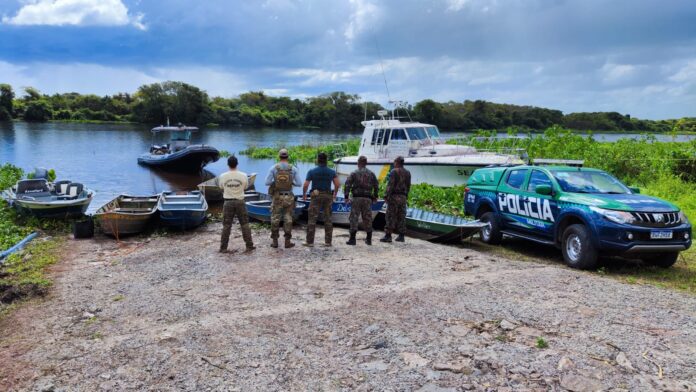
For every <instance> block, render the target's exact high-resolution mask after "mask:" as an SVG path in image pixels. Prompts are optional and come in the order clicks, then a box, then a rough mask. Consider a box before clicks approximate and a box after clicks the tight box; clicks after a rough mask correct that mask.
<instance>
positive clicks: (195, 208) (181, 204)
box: [157, 191, 208, 230]
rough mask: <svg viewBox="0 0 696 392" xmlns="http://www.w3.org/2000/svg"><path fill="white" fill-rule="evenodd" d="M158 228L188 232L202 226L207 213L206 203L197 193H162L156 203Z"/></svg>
mask: <svg viewBox="0 0 696 392" xmlns="http://www.w3.org/2000/svg"><path fill="white" fill-rule="evenodd" d="M157 210H158V212H159V222H160V226H163V227H167V228H170V229H180V230H189V229H193V228H196V227H198V226H200V225H202V224H203V222H204V221H205V218H206V215H207V212H208V203H206V201H205V198H204V197H203V195H202V194H201V193H200V192H198V191H195V192H187V193H175V192H163V193H162V194H161V195H160V198H159V201H158V203H157Z"/></svg>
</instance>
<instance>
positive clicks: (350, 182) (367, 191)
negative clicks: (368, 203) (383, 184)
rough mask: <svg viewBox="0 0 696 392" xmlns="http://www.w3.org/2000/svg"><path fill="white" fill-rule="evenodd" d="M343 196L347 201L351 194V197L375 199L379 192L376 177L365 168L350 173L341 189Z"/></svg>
mask: <svg viewBox="0 0 696 392" xmlns="http://www.w3.org/2000/svg"><path fill="white" fill-rule="evenodd" d="M343 192H344V196H345V198H346V199H347V198H348V195H350V194H351V193H352V194H353V197H370V198H374V199H376V198H377V195H378V192H379V182H377V176H375V173H373V172H371V171H370V170H369V169H368V168H366V167H361V168H359V169H358V170H356V171H354V172H352V173H350V175H349V176H348V179H347V180H346V185H345V186H344V187H343Z"/></svg>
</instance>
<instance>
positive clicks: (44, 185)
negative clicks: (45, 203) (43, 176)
mask: <svg viewBox="0 0 696 392" xmlns="http://www.w3.org/2000/svg"><path fill="white" fill-rule="evenodd" d="M50 192H51V190H50V189H48V182H46V180H22V181H19V182H18V183H17V194H18V195H19V194H21V193H25V194H27V195H28V196H35V194H36V196H38V194H39V193H50Z"/></svg>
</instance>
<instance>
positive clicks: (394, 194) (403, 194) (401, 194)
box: [391, 193, 406, 196]
mask: <svg viewBox="0 0 696 392" xmlns="http://www.w3.org/2000/svg"><path fill="white" fill-rule="evenodd" d="M391 195H392V196H406V194H405V193H392V194H391Z"/></svg>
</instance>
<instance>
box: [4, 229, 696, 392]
mask: <svg viewBox="0 0 696 392" xmlns="http://www.w3.org/2000/svg"><path fill="white" fill-rule="evenodd" d="M319 231H321V230H319ZM219 233H220V224H219V223H218V224H209V225H207V226H205V227H203V228H201V229H199V230H198V231H196V232H194V233H187V234H171V235H165V236H156V235H155V236H152V237H150V238H142V237H139V238H131V239H127V240H125V241H121V242H120V243H117V242H115V241H113V240H109V239H107V238H103V237H102V238H97V239H94V240H83V241H74V240H69V241H68V243H67V246H66V250H65V254H64V255H63V257H62V261H61V262H60V263H58V264H57V265H56V266H55V267H54V268H53V271H52V274H53V276H54V279H55V284H54V286H53V287H52V288H51V290H50V293H49V294H48V296H47V297H45V298H41V299H38V300H35V301H32V302H30V303H27V304H24V305H22V306H21V307H19V308H18V309H16V310H15V311H13V312H12V313H11V314H10V315H9V316H6V317H5V318H4V319H3V320H2V321H1V322H0V390H4V391H14V390H17V391H20V390H22V391H24V390H37V391H95V390H105V391H106V390H113V391H128V390H133V391H141V390H157V391H163V390H180V391H252V390H263V391H267V390H277V391H305V390H313V391H322V390H327V391H333V390H361V391H362V390H364V391H367V390H391V391H405V390H420V391H464V390H480V391H524V390H533V391H536V390H538V391H547V390H559V391H562V390H571V391H596V390H609V391H638V390H640V391H651V390H660V391H664V390H669V391H694V390H696V382H695V381H694V380H696V298H694V297H693V296H690V295H688V294H682V293H677V292H672V291H668V290H664V289H659V288H655V287H650V286H640V285H630V284H624V283H620V282H617V281H615V280H612V279H609V278H606V277H603V276H599V275H597V274H591V273H586V272H580V271H575V270H570V269H568V268H565V267H563V266H562V265H561V264H560V262H559V263H558V264H556V265H546V264H537V263H531V262H520V261H514V260H509V259H506V258H502V257H497V256H491V255H487V254H484V253H480V252H478V251H474V250H471V249H467V248H466V245H464V246H463V247H453V246H442V245H436V244H431V243H428V242H423V241H418V240H413V239H407V242H406V243H405V244H382V243H379V242H377V243H376V244H375V245H373V246H372V247H368V246H366V245H365V244H364V243H362V242H361V241H359V242H358V246H356V247H348V246H347V245H344V243H345V240H346V238H347V232H344V231H342V230H336V231H335V235H336V238H335V243H336V246H334V247H333V248H321V247H318V248H314V249H308V248H304V247H301V246H298V247H296V248H293V249H289V250H283V249H279V250H276V249H271V248H270V247H268V232H267V231H266V229H263V228H256V229H255V233H254V234H255V241H256V243H257V246H258V249H257V251H256V252H254V253H253V254H251V255H244V254H241V253H235V254H232V255H224V254H219V253H217V252H216V250H217V246H218V235H219ZM300 236H301V237H303V235H300ZM317 238H323V237H322V234H321V233H318V235H317ZM358 239H359V240H360V239H361V237H360V236H359V237H358ZM297 241H298V242H299V240H297ZM232 243H233V246H237V247H238V248H239V249H240V250H241V247H242V245H241V243H242V242H241V239H240V238H235V239H233V241H232Z"/></svg>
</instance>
